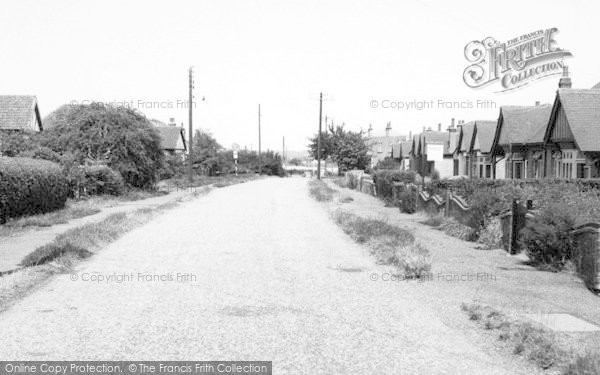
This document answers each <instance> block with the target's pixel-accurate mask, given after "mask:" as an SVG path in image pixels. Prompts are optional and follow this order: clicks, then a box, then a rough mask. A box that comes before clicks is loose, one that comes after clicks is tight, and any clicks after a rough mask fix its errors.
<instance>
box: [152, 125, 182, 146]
mask: <svg viewBox="0 0 600 375" xmlns="http://www.w3.org/2000/svg"><path fill="white" fill-rule="evenodd" d="M156 130H158V134H159V135H160V139H161V145H162V148H163V149H164V150H178V149H179V150H185V137H184V132H183V128H180V127H178V126H157V127H156ZM180 140H181V141H182V142H183V149H182V148H178V145H177V143H178V142H179V141H180Z"/></svg>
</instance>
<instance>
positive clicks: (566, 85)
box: [558, 65, 571, 89]
mask: <svg viewBox="0 0 600 375" xmlns="http://www.w3.org/2000/svg"><path fill="white" fill-rule="evenodd" d="M558 88H559V89H570V88H571V78H569V67H568V66H566V65H563V75H562V77H560V80H559V81H558Z"/></svg>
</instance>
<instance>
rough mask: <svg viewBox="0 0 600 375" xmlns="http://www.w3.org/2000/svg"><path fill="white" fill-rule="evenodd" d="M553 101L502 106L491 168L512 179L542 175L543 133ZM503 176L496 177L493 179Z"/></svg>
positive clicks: (543, 161) (539, 176)
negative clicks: (500, 165)
mask: <svg viewBox="0 0 600 375" xmlns="http://www.w3.org/2000/svg"><path fill="white" fill-rule="evenodd" d="M551 111H552V106H551V105H550V104H544V105H540V104H539V102H538V103H536V105H535V106H506V107H501V108H500V115H499V117H498V125H497V127H496V132H495V134H494V142H493V144H492V151H491V154H492V163H493V164H494V168H492V170H493V171H494V173H496V172H497V171H496V170H497V169H498V170H500V171H501V169H502V168H501V167H499V166H498V163H505V168H504V170H505V173H504V177H505V178H509V179H521V178H542V177H544V170H545V167H544V165H545V153H546V147H545V143H544V135H545V133H546V128H547V126H548V120H549V119H550V113H551ZM497 177H500V178H501V177H502V176H494V178H497Z"/></svg>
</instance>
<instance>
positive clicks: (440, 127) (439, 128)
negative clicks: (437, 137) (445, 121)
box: [438, 122, 442, 132]
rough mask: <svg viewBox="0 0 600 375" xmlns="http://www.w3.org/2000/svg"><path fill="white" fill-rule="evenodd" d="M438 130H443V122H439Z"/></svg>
mask: <svg viewBox="0 0 600 375" xmlns="http://www.w3.org/2000/svg"><path fill="white" fill-rule="evenodd" d="M438 131H439V132H441V131H442V123H441V122H440V123H438Z"/></svg>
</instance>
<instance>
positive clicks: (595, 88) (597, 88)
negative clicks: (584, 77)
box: [592, 82, 600, 90]
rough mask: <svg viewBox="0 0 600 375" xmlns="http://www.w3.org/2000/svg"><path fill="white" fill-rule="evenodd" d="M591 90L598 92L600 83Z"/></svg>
mask: <svg viewBox="0 0 600 375" xmlns="http://www.w3.org/2000/svg"><path fill="white" fill-rule="evenodd" d="M592 90H600V82H598V83H596V84H595V85H594V87H592Z"/></svg>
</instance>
